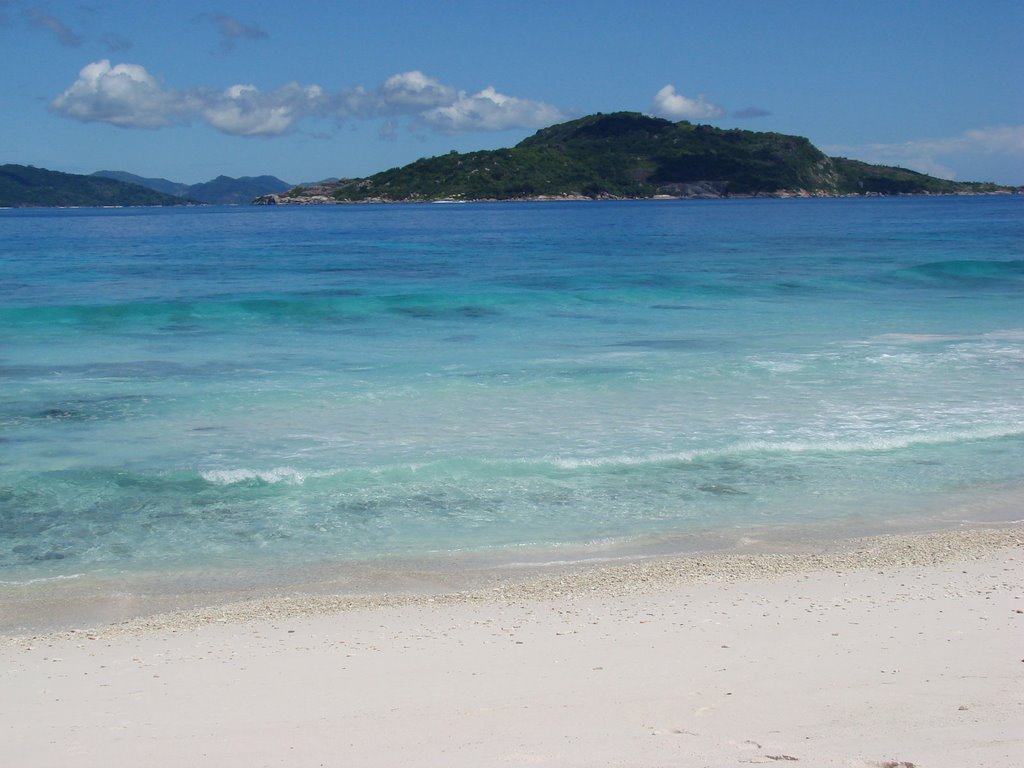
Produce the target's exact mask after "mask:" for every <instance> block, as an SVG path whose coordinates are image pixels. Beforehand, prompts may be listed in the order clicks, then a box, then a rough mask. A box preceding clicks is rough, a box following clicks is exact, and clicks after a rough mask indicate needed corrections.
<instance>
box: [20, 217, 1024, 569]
mask: <svg viewBox="0 0 1024 768" xmlns="http://www.w3.org/2000/svg"><path fill="white" fill-rule="evenodd" d="M1022 300H1024V199H1022V198H1020V197H993V198H900V199H865V200H860V199H856V200H853V199H851V200H749V201H693V202H678V201H651V202H629V203H626V202H623V203H538V204H530V203H521V204H469V205H421V206H414V205H410V206H406V205H402V206H358V207H331V208H201V209H187V210H161V209H145V210H59V211H52V210H31V211H13V210H4V211H0V581H2V582H5V583H6V584H24V583H26V582H31V581H34V580H48V579H54V578H61V577H68V576H81V575H90V574H121V575H131V574H132V573H143V572H166V573H173V572H186V571H187V572H190V573H194V572H195V570H196V569H209V572H210V573H211V574H213V573H215V572H218V571H223V569H231V570H232V572H234V573H240V572H241V573H245V572H250V573H252V574H257V573H259V572H261V571H263V570H265V569H267V568H269V567H274V568H277V567H284V568H296V569H299V570H302V569H303V568H305V567H306V566H307V565H313V564H322V563H325V562H327V563H331V562H335V563H344V562H349V561H359V560H364V561H365V560H367V559H370V560H373V559H379V558H391V557H415V558H421V557H424V556H428V555H434V554H444V553H466V552H472V553H481V552H494V553H506V554H507V553H508V552H510V551H516V550H518V549H522V548H531V550H536V551H541V552H542V551H544V550H545V549H548V548H552V547H564V546H568V545H573V546H576V545H580V546H584V547H586V546H588V545H595V544H598V543H600V544H607V543H608V542H616V541H622V540H635V539H637V538H638V537H639V538H643V537H665V536H673V535H686V534H687V533H691V532H694V533H696V532H702V533H706V532H715V531H728V532H733V533H735V535H746V534H749V533H751V532H756V531H757V530H759V529H762V528H767V527H779V528H786V529H788V530H791V531H795V532H799V531H801V530H807V531H810V530H815V531H820V530H822V529H826V530H827V529H829V527H830V526H840V527H844V528H845V529H854V530H856V529H858V528H859V527H863V528H864V529H869V528H871V527H872V526H878V525H885V524H891V523H899V521H901V520H911V519H914V520H925V521H927V520H928V519H929V515H938V514H939V510H941V514H942V515H946V516H948V515H949V514H950V512H949V509H948V507H949V506H950V505H952V504H953V503H954V500H956V503H960V502H962V501H963V500H964V499H973V500H978V499H985V498H989V497H991V498H996V497H1004V496H1005V495H1006V494H1013V493H1016V492H1017V491H1019V489H1020V488H1021V486H1022V484H1024V396H1022V395H1021V393H1022V392H1024V301H1022ZM957 514H960V513H958V512H956V511H955V510H954V512H953V518H954V519H955V518H956V515H957ZM963 514H966V513H963ZM944 519H945V518H944ZM211 578H213V577H212V576H211Z"/></svg>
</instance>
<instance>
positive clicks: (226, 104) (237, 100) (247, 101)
mask: <svg viewBox="0 0 1024 768" xmlns="http://www.w3.org/2000/svg"><path fill="white" fill-rule="evenodd" d="M205 101H206V104H205V106H204V107H203V110H202V116H203V118H204V119H205V120H206V122H208V123H209V124H210V125H212V126H213V127H214V128H216V129H217V130H218V131H221V132H222V133H228V134H231V135H233V136H280V135H281V134H284V133H288V132H289V131H290V130H291V129H292V127H293V125H294V123H295V121H296V120H298V119H300V118H303V117H307V116H309V115H313V114H316V113H317V112H318V111H319V110H321V109H323V108H324V106H325V104H326V100H325V97H324V92H323V89H321V88H320V86H318V85H307V86H301V85H299V84H298V83H289V84H288V85H285V86H282V87H281V88H278V89H276V90H273V91H268V92H266V93H264V92H262V91H260V90H259V89H258V88H257V87H256V86H254V85H232V86H231V87H230V88H227V89H225V90H224V91H223V92H222V93H220V94H219V95H218V96H216V97H213V98H207V99H206V100H205Z"/></svg>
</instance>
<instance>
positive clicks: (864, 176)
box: [253, 112, 1020, 205]
mask: <svg viewBox="0 0 1024 768" xmlns="http://www.w3.org/2000/svg"><path fill="white" fill-rule="evenodd" d="M1019 191H1020V189H1019V188H1015V187H1006V186H1000V185H997V184H990V183H981V182H956V181H947V180H945V179H939V178H936V177H934V176H928V175H926V174H923V173H917V172H915V171H910V170H907V169H905V168H893V167H889V166H881V165H872V164H870V163H864V162H860V161H858V160H848V159H846V158H841V157H829V156H827V155H826V154H824V153H823V152H822V151H821V150H819V149H818V148H817V147H815V146H814V145H813V144H812V143H811V142H810V141H809V140H808V139H806V138H803V137H801V136H788V135H785V134H780V133H763V132H755V131H745V130H739V129H722V128H715V127H713V126H710V125H697V124H693V123H690V122H687V121H681V122H678V123H673V122H671V121H669V120H664V119H661V118H656V117H649V116H646V115H642V114H640V113H637V112H615V113H612V114H601V113H598V114H595V115H589V116H587V117H582V118H579V119H578V120H572V121H569V122H566V123H561V124H559V125H553V126H551V127H549V128H544V129H542V130H540V131H537V133H535V134H534V135H533V136H530V137H529V138H527V139H525V140H524V141H521V142H520V143H519V144H517V145H516V146H514V147H511V148H508V149H495V150H487V151H479V152H468V153H459V152H455V151H452V152H450V153H449V154H447V155H441V156H439V157H431V158H424V159H421V160H417V161H416V162H414V163H411V164H409V165H406V166H403V167H401V168H392V169H390V170H387V171H383V172H381V173H376V174H374V175H372V176H367V177H366V178H358V179H340V180H338V181H332V182H325V183H320V184H315V185H309V186H299V187H294V188H293V189H291V190H289V191H287V192H286V193H284V194H270V195H263V196H261V197H258V198H256V199H255V200H254V201H253V202H254V203H256V204H263V205H274V204H324V203H358V202H430V201H453V202H459V201H482V200H543V199H649V198H660V197H666V198H693V197H697V198H702V197H703V198H718V197H755V196H774V197H814V196H838V195H898V194H942V195H946V194H996V193H1012V192H1019Z"/></svg>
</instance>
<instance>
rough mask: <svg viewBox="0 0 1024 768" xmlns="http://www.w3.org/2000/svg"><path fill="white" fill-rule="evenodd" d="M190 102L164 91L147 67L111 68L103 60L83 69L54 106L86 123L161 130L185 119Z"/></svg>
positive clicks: (53, 103) (55, 108)
mask: <svg viewBox="0 0 1024 768" xmlns="http://www.w3.org/2000/svg"><path fill="white" fill-rule="evenodd" d="M188 101H189V99H188V98H187V97H186V96H184V95H182V94H178V93H175V92H173V91H165V90H163V89H162V88H161V87H160V84H159V83H158V82H157V81H156V79H155V78H154V77H153V76H152V75H150V74H149V72H147V71H146V69H145V68H144V67H140V66H138V65H137V64H118V65H116V66H113V67H112V66H111V65H110V60H109V59H103V60H102V61H97V62H94V63H92V64H87V65H86V66H84V67H82V70H81V71H80V72H79V73H78V79H77V80H76V81H75V82H74V83H72V84H71V87H70V88H68V89H67V90H66V91H64V93H62V94H61V95H60V96H58V97H57V98H56V99H54V100H53V102H52V104H51V106H52V107H53V109H54V110H56V111H57V112H60V113H61V114H64V115H67V116H68V117H73V118H75V119H77V120H81V121H83V122H101V123H113V124H114V125H120V126H124V127H126V128H159V127H161V126H164V125H167V124H169V123H171V122H174V121H175V120H177V119H180V118H181V117H183V116H184V115H185V114H186V113H187V112H188Z"/></svg>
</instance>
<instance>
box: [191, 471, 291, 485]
mask: <svg viewBox="0 0 1024 768" xmlns="http://www.w3.org/2000/svg"><path fill="white" fill-rule="evenodd" d="M199 476H200V477H202V478H203V480H206V481H207V482H208V483H214V484H215V485H237V484H238V483H249V482H253V481H258V482H261V483H269V484H276V483H286V484H288V485H302V484H303V483H304V482H306V478H307V477H309V473H307V472H300V471H299V470H297V469H292V468H291V467H276V468H274V469H264V470H257V469H209V470H204V471H201V472H200V473H199Z"/></svg>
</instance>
